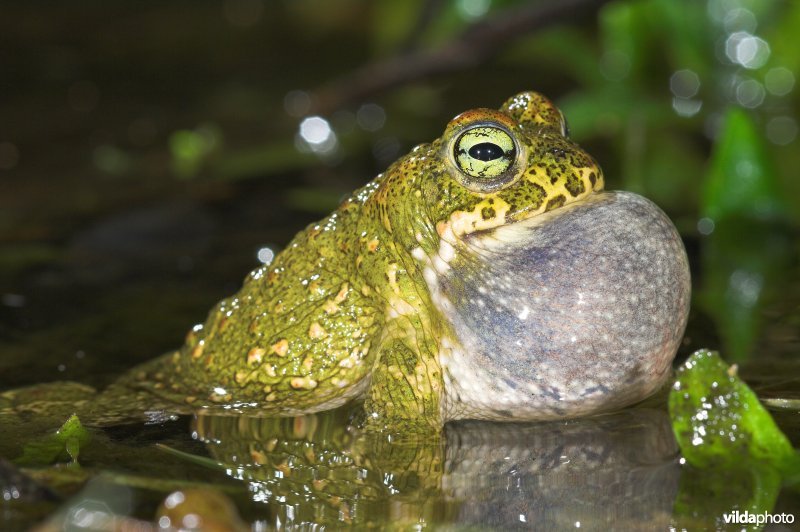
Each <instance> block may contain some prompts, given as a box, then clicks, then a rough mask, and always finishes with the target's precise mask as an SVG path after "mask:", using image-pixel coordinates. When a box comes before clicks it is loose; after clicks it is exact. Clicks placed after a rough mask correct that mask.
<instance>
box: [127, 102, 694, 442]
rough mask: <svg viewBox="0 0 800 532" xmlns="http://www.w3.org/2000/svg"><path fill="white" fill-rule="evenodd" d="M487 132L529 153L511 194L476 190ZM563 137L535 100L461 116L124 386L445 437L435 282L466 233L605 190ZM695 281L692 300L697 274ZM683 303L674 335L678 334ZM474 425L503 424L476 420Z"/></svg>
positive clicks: (554, 118)
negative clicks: (344, 414)
mask: <svg viewBox="0 0 800 532" xmlns="http://www.w3.org/2000/svg"><path fill="white" fill-rule="evenodd" d="M487 122H489V123H492V124H499V125H500V126H502V127H504V128H505V129H506V131H508V132H509V133H510V134H511V135H512V136H513V137H514V138H515V139H516V142H517V146H518V148H519V150H518V152H517V154H516V159H515V161H514V166H513V167H512V168H511V170H510V172H511V173H507V174H506V178H505V179H504V181H503V182H502V184H501V185H498V186H497V187H495V188H494V189H492V186H491V185H489V186H488V187H484V188H483V189H480V190H477V189H476V187H478V188H479V187H481V186H484V183H492V181H491V180H489V181H481V179H477V178H470V176H465V175H464V174H463V173H460V171H459V169H458V167H457V166H456V164H455V163H454V161H453V157H452V151H453V142H454V139H456V138H458V135H459V134H460V133H461V132H463V131H464V130H465V129H467V128H469V127H471V126H474V125H476V124H484V123H487ZM565 130H566V127H565V124H564V121H563V117H562V115H561V113H560V111H558V109H556V108H555V107H554V106H553V105H552V104H551V103H550V102H549V101H548V100H547V99H546V98H544V97H543V96H541V95H539V94H537V93H533V92H526V93H521V94H519V95H517V96H515V97H513V98H511V99H509V100H508V101H507V102H506V103H505V104H504V105H503V106H502V107H501V109H500V111H495V110H489V109H476V110H472V111H468V112H466V113H463V114H462V115H459V116H458V117H456V118H455V119H453V121H451V122H450V124H448V126H447V128H446V130H445V133H444V135H443V136H442V137H441V138H440V139H437V140H435V141H433V142H431V143H429V144H423V145H420V146H417V147H416V148H415V149H414V150H413V151H412V152H411V153H409V154H408V155H406V156H404V157H402V158H401V159H399V160H398V161H397V162H395V163H394V164H393V165H392V166H390V167H389V168H388V169H387V171H386V172H385V173H384V174H381V175H379V176H378V177H376V178H375V179H374V180H373V181H372V182H370V183H369V184H367V185H366V186H365V187H363V188H361V189H360V190H357V191H356V192H355V193H353V195H352V196H351V197H349V198H348V199H347V200H345V201H344V202H343V203H342V204H341V206H340V207H339V208H338V209H337V210H336V211H335V212H334V213H332V214H331V215H330V216H328V217H327V218H325V219H324V220H322V221H320V222H319V223H316V224H312V225H311V226H309V227H308V228H306V229H305V230H304V231H301V232H300V233H299V234H298V235H297V236H296V237H295V238H294V239H293V240H292V242H291V243H290V244H289V245H288V246H287V247H286V248H285V249H284V250H283V251H282V252H281V253H280V254H278V255H277V256H276V258H275V260H274V262H272V263H271V264H269V265H266V266H262V267H260V268H258V269H256V270H255V271H253V272H252V273H251V274H250V275H249V276H248V277H247V278H246V280H245V282H244V285H243V287H242V289H241V290H240V291H239V292H238V293H237V294H235V295H234V296H232V297H230V298H227V299H225V300H223V301H221V302H220V303H219V304H218V305H217V306H216V307H215V308H214V309H212V311H211V312H210V314H209V316H208V319H207V320H206V322H205V323H204V324H203V325H202V326H197V327H195V329H194V330H192V331H191V332H190V333H189V335H188V337H187V340H186V343H185V345H184V346H183V347H182V348H181V349H180V350H178V351H176V352H174V353H170V354H167V355H165V356H163V357H161V358H159V359H157V360H155V361H153V362H150V363H148V364H146V365H144V366H142V367H140V368H138V369H136V370H135V371H134V372H133V373H132V374H131V375H130V376H128V377H126V378H124V379H123V380H122V381H121V382H120V384H121V385H123V386H125V387H128V388H130V387H133V388H134V389H137V390H146V391H149V392H152V393H154V394H156V395H157V396H159V397H160V398H162V399H166V400H169V401H172V402H174V403H176V404H181V405H184V407H185V406H188V407H190V408H208V409H211V410H212V411H220V412H242V411H247V412H248V413H250V414H254V413H257V414H258V415H281V416H286V415H297V414H301V413H311V412H316V411H321V410H326V409H330V408H334V407H336V406H339V405H341V404H344V403H345V402H347V401H349V400H351V399H353V398H359V397H361V398H364V399H365V405H364V409H365V412H366V414H367V416H366V419H367V425H368V426H369V427H370V428H375V429H382V428H390V429H392V430H417V429H422V430H427V429H430V428H434V429H436V430H438V429H439V428H441V426H442V425H443V424H444V423H445V422H446V421H448V419H452V418H453V415H452V412H456V411H459V409H458V408H457V407H454V406H453V402H454V401H455V402H457V401H458V398H457V397H455V398H454V397H453V396H452V394H451V396H450V397H449V398H448V397H446V395H447V390H445V380H446V379H445V376H444V375H443V368H442V360H441V353H442V352H443V346H450V347H452V346H453V345H458V343H459V339H458V337H457V335H456V334H455V332H454V330H453V328H452V326H451V319H450V316H448V315H447V312H444V311H443V307H442V301H434V300H433V298H434V297H439V296H437V295H436V293H435V292H436V290H435V289H434V285H435V282H434V281H435V277H437V276H438V275H439V274H441V273H442V272H445V271H448V269H449V268H450V264H449V262H450V261H452V262H453V265H454V266H456V267H457V265H458V263H459V261H458V260H456V261H453V260H452V259H453V257H452V256H451V254H452V253H453V252H454V250H463V249H464V248H463V246H461V244H462V243H463V242H465V241H466V239H467V238H468V237H470V235H473V236H474V235H482V234H490V233H491V232H492V231H494V230H496V229H498V228H501V227H504V226H510V225H512V224H515V223H518V222H520V221H525V220H531V219H533V218H534V217H536V216H538V215H540V214H543V213H545V212H548V211H554V212H555V211H557V210H558V209H560V208H562V207H565V206H569V205H570V204H572V203H574V202H581V201H583V200H585V199H586V198H588V197H590V196H592V195H594V194H595V193H596V192H599V191H600V190H602V188H603V178H602V172H601V170H600V168H599V167H598V166H597V164H596V163H595V161H594V160H593V159H592V158H591V157H590V156H589V155H588V154H586V153H585V152H584V151H583V150H582V149H581V148H580V147H579V146H577V145H576V144H575V143H573V142H572V141H570V140H569V139H568V138H567V137H566V136H565ZM476 179H477V184H476ZM498 183H499V181H498ZM681 250H682V247H681ZM572 251H574V252H576V253H579V252H580V250H572ZM682 260H683V261H684V262H685V255H684V256H683V259H682ZM473 266H474V264H473ZM451 273H452V272H451ZM685 277H686V278H685V280H682V281H681V282H682V285H681V286H680V287H679V288H680V290H681V291H682V292H683V293H682V295H681V297H682V300H681V301H684V300H686V299H687V298H686V297H685V296H686V294H687V293H688V270H687V272H686V276H685ZM684 281H685V282H684ZM684 285H685V286H684ZM681 304H682V305H683V303H681ZM683 307H685V308H682V309H679V310H680V311H681V312H683V313H684V314H683V315H682V316H678V317H677V318H676V323H677V325H676V326H675V327H674V328H675V329H676V330H677V329H680V332H682V330H683V325H684V324H685V310H686V309H688V306H687V305H683ZM484 333H485V334H488V335H491V331H490V330H487V331H484ZM496 341H498V342H499V341H506V339H504V338H497V339H496ZM489 342H490V343H491V336H489ZM669 349H671V346H669V347H668V349H667V350H669ZM521 356H524V354H521ZM672 356H674V350H672V355H670V356H669V359H670V360H671V357H672ZM667 364H668V361H667ZM662 366H663V364H662ZM657 379H659V380H660V381H663V376H662V375H659V376H658V377H657ZM656 384H657V383H656ZM650 388H652V386H651V387H650ZM650 391H652V390H650ZM648 393H649V392H648ZM629 399H630V398H629ZM636 399H637V398H633V400H636ZM638 399H641V397H639V398H638ZM628 402H631V401H630V400H628ZM614 406H615V407H617V406H620V405H619V404H616V403H615V404H614ZM462 410H463V409H462ZM578 413H579V414H585V413H587V412H584V411H580V412H578ZM589 413H591V412H589ZM513 414H514V413H513V408H512V411H511V412H510V415H508V411H506V415H505V416H504V418H506V419H514V418H515V416H514V415H513ZM570 414H571V413H570V411H568V410H567V411H564V412H560V413H558V414H557V415H563V416H565V417H566V416H569V415H570ZM462 417H463V416H462ZM466 417H477V418H482V417H483V418H496V416H492V415H482V413H481V412H475V411H470V412H469V415H467V416H466ZM531 417H532V416H531V415H530V412H529V411H527V412H526V413H525V414H524V415H523V416H522V418H523V419H530V418H531ZM548 417H553V415H552V414H550V415H549V416H548ZM533 418H535V416H533Z"/></svg>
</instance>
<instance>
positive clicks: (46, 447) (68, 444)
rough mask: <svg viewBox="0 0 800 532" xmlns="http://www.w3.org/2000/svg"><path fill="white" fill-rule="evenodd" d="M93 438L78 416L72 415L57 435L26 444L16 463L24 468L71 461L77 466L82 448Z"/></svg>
mask: <svg viewBox="0 0 800 532" xmlns="http://www.w3.org/2000/svg"><path fill="white" fill-rule="evenodd" d="M90 439H91V436H90V434H89V432H88V431H87V430H86V429H85V428H84V426H83V425H82V424H81V421H80V419H78V416H77V415H76V414H72V415H71V416H70V417H69V419H67V421H66V422H64V424H63V425H61V428H60V429H58V431H56V433H55V434H51V435H49V436H45V437H43V438H40V439H38V440H35V441H32V442H30V443H28V444H26V445H25V446H24V448H23V451H22V456H20V457H19V458H18V459H17V460H16V463H17V464H18V465H22V466H45V465H50V464H53V463H55V462H62V461H66V460H70V461H71V463H72V464H75V465H77V463H78V456H79V455H80V451H81V448H82V447H85V446H86V445H87V444H88V443H89V440H90Z"/></svg>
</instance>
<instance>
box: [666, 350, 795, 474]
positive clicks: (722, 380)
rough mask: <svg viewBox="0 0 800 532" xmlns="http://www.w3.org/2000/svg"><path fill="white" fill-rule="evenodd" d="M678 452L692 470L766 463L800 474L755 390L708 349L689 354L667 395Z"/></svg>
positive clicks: (787, 444) (793, 451) (774, 467)
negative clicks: (692, 467) (678, 446)
mask: <svg viewBox="0 0 800 532" xmlns="http://www.w3.org/2000/svg"><path fill="white" fill-rule="evenodd" d="M669 412H670V416H671V417H672V428H673V431H674V433H675V437H676V438H677V440H678V445H680V448H681V452H682V454H683V456H684V458H686V460H687V461H688V462H689V464H691V465H693V466H695V467H698V468H718V469H719V468H732V469H746V468H753V467H764V466H768V467H772V468H773V469H775V470H778V471H781V473H782V474H783V475H784V476H785V477H787V476H793V475H796V474H798V473H800V456H798V454H797V452H796V451H795V450H794V449H793V448H792V445H791V444H790V443H789V440H788V439H787V438H786V436H785V435H784V434H783V432H781V430H780V429H779V428H778V426H777V425H776V424H775V421H774V420H773V419H772V416H770V414H769V412H767V410H766V409H765V408H764V407H763V406H762V405H761V403H760V402H759V401H758V397H756V394H755V393H754V392H753V391H752V390H751V389H750V388H749V387H748V386H747V385H746V384H745V383H744V382H743V381H742V380H741V379H739V377H737V376H736V366H731V367H729V366H728V365H727V364H725V362H723V361H722V359H721V358H720V357H719V354H718V353H716V352H714V351H707V350H700V351H697V352H695V353H693V354H692V355H691V356H690V357H689V359H688V360H687V361H686V362H685V363H684V364H683V366H681V368H680V369H678V375H677V380H676V382H675V385H674V386H673V389H672V391H671V392H670V396H669Z"/></svg>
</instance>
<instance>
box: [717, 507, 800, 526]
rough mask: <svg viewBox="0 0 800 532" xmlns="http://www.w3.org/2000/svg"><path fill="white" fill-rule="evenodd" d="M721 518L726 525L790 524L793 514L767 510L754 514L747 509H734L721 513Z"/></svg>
mask: <svg viewBox="0 0 800 532" xmlns="http://www.w3.org/2000/svg"><path fill="white" fill-rule="evenodd" d="M722 519H723V520H724V521H725V524H726V525H751V524H754V525H772V524H792V523H794V514H771V513H769V512H761V513H758V514H754V513H751V512H748V511H747V510H745V511H744V512H740V511H739V510H734V511H732V512H729V513H727V514H722Z"/></svg>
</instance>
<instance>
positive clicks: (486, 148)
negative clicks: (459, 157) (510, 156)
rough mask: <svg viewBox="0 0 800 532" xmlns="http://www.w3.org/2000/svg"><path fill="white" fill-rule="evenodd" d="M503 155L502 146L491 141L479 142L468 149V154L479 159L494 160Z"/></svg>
mask: <svg viewBox="0 0 800 532" xmlns="http://www.w3.org/2000/svg"><path fill="white" fill-rule="evenodd" d="M504 155H505V153H504V152H503V148H501V147H500V146H498V145H497V144H493V143H491V142H481V143H480V144H475V145H474V146H473V147H471V148H470V149H469V156H470V157H472V158H473V159H478V160H479V161H494V160H495V159H499V158H500V157H503V156H504Z"/></svg>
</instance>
